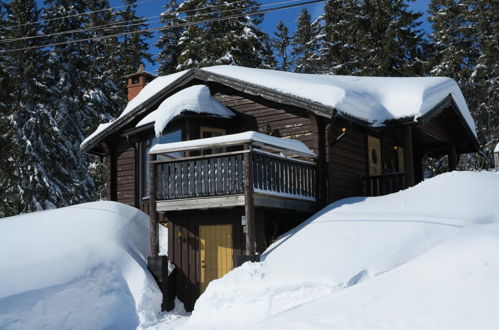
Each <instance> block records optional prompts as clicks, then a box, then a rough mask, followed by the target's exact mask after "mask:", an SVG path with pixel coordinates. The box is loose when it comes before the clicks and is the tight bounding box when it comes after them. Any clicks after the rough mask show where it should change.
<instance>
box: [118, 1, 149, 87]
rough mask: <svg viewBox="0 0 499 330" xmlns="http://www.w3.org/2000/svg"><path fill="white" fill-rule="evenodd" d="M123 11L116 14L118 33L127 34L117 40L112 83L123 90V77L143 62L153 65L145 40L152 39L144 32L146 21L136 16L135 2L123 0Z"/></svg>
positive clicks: (146, 26)
mask: <svg viewBox="0 0 499 330" xmlns="http://www.w3.org/2000/svg"><path fill="white" fill-rule="evenodd" d="M124 3H125V6H126V7H125V9H124V10H120V11H118V12H117V13H116V16H117V23H118V27H119V28H118V30H119V31H118V32H119V33H129V34H125V35H124V36H122V37H120V38H119V39H118V42H119V45H118V48H117V53H116V54H115V56H116V58H117V62H118V65H117V68H116V69H115V70H114V71H115V72H114V75H113V81H114V82H115V84H117V85H118V86H122V88H120V89H123V90H124V89H125V87H126V86H125V84H124V82H123V81H124V80H123V76H124V75H126V74H129V73H133V72H135V71H136V70H137V68H138V67H139V65H140V64H141V63H143V62H145V61H147V62H149V63H151V64H154V61H153V58H152V55H151V54H150V53H149V45H148V44H147V39H150V38H152V33H151V32H147V31H144V30H146V29H147V28H148V25H147V24H146V20H145V19H144V18H142V17H139V16H137V11H136V8H137V1H136V0H124Z"/></svg>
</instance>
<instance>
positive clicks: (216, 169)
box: [156, 153, 243, 200]
mask: <svg viewBox="0 0 499 330" xmlns="http://www.w3.org/2000/svg"><path fill="white" fill-rule="evenodd" d="M156 166H157V173H158V174H157V190H156V199H157V200H162V199H179V198H193V197H207V196H221V195H231V194H241V193H243V155H242V154H241V153H239V154H234V155H225V156H216V155H214V156H212V157H206V158H202V159H186V160H178V161H166V162H160V163H157V165H156Z"/></svg>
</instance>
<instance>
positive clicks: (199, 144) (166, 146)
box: [149, 131, 317, 158]
mask: <svg viewBox="0 0 499 330" xmlns="http://www.w3.org/2000/svg"><path fill="white" fill-rule="evenodd" d="M244 143H253V144H260V145H266V146H270V147H274V148H276V149H278V150H282V151H283V152H285V153H288V154H299V155H303V156H307V157H314V158H315V157H317V155H316V154H315V153H314V152H313V151H312V150H310V149H309V148H308V147H307V146H306V145H305V144H304V143H303V142H301V141H298V140H293V139H283V138H278V137H275V136H270V135H266V134H262V133H257V132H253V131H248V132H244V133H238V134H229V135H222V136H216V137H211V138H205V139H197V140H189V141H182V142H173V143H163V144H156V145H155V146H153V147H152V148H151V150H150V151H149V154H161V153H170V152H176V151H183V150H193V149H206V148H210V147H214V146H216V147H220V146H224V145H226V146H227V145H238V144H244Z"/></svg>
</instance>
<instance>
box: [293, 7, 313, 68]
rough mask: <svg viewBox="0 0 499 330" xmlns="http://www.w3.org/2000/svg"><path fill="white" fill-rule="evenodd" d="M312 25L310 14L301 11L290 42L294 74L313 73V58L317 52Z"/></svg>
mask: <svg viewBox="0 0 499 330" xmlns="http://www.w3.org/2000/svg"><path fill="white" fill-rule="evenodd" d="M314 27H315V26H314V25H313V24H312V21H311V16H310V13H309V12H308V10H307V9H303V10H302V11H301V12H300V14H299V15H298V19H297V22H296V31H295V33H294V35H293V39H292V41H291V46H292V50H291V57H292V62H293V66H294V71H295V72H303V73H312V72H314V64H313V62H312V60H313V56H314V54H315V52H316V51H317V45H316V42H314V40H315V39H314V37H315V36H316V34H317V31H315V28H314Z"/></svg>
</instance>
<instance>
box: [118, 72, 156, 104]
mask: <svg viewBox="0 0 499 330" xmlns="http://www.w3.org/2000/svg"><path fill="white" fill-rule="evenodd" d="M124 78H125V79H126V82H127V83H126V88H127V90H128V102H130V101H131V100H132V99H133V98H134V97H135V96H137V94H139V92H140V91H141V90H142V88H144V87H145V86H146V85H147V84H148V83H149V82H150V81H151V80H153V79H154V78H156V76H155V75H153V74H152V73H149V72H146V71H144V64H140V66H139V69H138V70H137V72H135V73H131V74H127V75H126V76H124Z"/></svg>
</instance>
